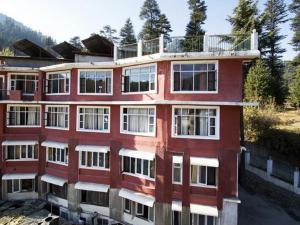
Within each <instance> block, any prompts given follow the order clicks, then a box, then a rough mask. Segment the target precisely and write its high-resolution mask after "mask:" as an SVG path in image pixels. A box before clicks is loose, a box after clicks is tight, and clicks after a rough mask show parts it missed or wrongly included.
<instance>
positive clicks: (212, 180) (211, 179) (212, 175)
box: [207, 167, 216, 186]
mask: <svg viewBox="0 0 300 225" xmlns="http://www.w3.org/2000/svg"><path fill="white" fill-rule="evenodd" d="M207 185H214V186H215V185H216V168H215V167H207Z"/></svg>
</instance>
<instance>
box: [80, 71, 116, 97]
mask: <svg viewBox="0 0 300 225" xmlns="http://www.w3.org/2000/svg"><path fill="white" fill-rule="evenodd" d="M84 71H86V72H90V71H95V72H98V71H100V72H101V71H105V72H111V84H110V85H111V87H110V90H111V93H81V92H80V72H84ZM113 78H114V70H113V69H79V70H78V72H77V95H96V96H97V95H110V96H112V95H113V94H114V90H113V87H114V79H113Z"/></svg>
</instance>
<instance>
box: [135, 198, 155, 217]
mask: <svg viewBox="0 0 300 225" xmlns="http://www.w3.org/2000/svg"><path fill="white" fill-rule="evenodd" d="M134 203H135V217H137V218H139V219H141V220H145V221H149V222H154V221H155V212H154V211H155V210H154V208H153V207H154V206H153V207H150V206H146V205H143V204H141V203H138V202H134ZM138 204H139V205H141V206H142V211H143V212H142V213H138ZM145 206H146V207H147V208H148V218H143V217H142V216H143V215H144V211H145V209H144V207H145ZM150 208H153V209H152V210H153V221H152V220H150V210H151V209H150Z"/></svg>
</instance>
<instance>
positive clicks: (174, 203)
mask: <svg viewBox="0 0 300 225" xmlns="http://www.w3.org/2000/svg"><path fill="white" fill-rule="evenodd" d="M172 211H178V212H182V202H180V201H172Z"/></svg>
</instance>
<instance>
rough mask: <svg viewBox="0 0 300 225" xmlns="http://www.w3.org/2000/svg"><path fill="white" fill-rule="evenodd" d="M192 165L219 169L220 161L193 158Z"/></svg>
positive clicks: (191, 159)
mask: <svg viewBox="0 0 300 225" xmlns="http://www.w3.org/2000/svg"><path fill="white" fill-rule="evenodd" d="M190 164H191V165H196V166H210V167H219V160H218V159H217V158H204V157H191V158H190Z"/></svg>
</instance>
